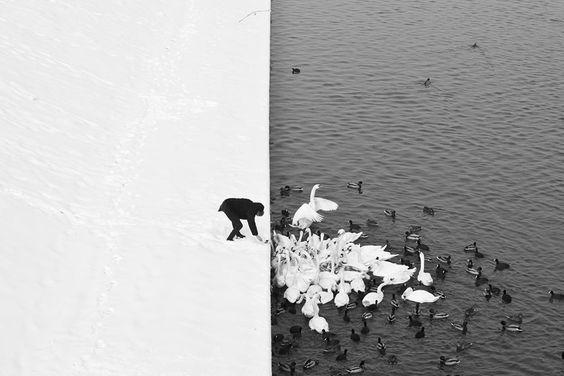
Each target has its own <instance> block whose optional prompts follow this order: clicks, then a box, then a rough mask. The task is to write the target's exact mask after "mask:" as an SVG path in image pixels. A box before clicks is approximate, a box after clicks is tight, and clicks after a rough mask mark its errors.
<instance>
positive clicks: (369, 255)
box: [360, 245, 398, 265]
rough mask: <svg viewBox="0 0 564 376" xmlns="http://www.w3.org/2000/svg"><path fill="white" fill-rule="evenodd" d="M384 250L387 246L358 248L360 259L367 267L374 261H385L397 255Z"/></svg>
mask: <svg viewBox="0 0 564 376" xmlns="http://www.w3.org/2000/svg"><path fill="white" fill-rule="evenodd" d="M386 248H387V245H384V246H381V245H363V246H362V247H360V259H361V261H362V262H363V263H364V264H365V265H367V264H371V263H373V262H374V260H376V259H378V260H382V261H385V260H389V259H391V258H394V257H396V256H398V255H397V254H393V253H390V252H387V251H385V249H386Z"/></svg>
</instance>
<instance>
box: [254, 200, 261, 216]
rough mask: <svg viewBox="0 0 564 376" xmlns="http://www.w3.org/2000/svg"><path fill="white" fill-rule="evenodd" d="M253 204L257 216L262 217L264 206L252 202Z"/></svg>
mask: <svg viewBox="0 0 564 376" xmlns="http://www.w3.org/2000/svg"><path fill="white" fill-rule="evenodd" d="M253 204H254V207H255V210H256V213H257V215H258V216H259V217H262V216H263V215H264V205H263V204H261V203H260V202H254V203H253Z"/></svg>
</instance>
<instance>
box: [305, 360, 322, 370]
mask: <svg viewBox="0 0 564 376" xmlns="http://www.w3.org/2000/svg"><path fill="white" fill-rule="evenodd" d="M318 364H319V360H317V359H307V360H306V361H305V362H304V365H303V368H304V369H312V368H313V367H315V366H316V365H318Z"/></svg>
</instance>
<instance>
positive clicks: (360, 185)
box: [347, 181, 362, 190]
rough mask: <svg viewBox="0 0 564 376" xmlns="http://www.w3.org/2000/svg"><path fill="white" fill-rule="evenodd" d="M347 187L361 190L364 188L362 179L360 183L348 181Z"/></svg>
mask: <svg viewBox="0 0 564 376" xmlns="http://www.w3.org/2000/svg"><path fill="white" fill-rule="evenodd" d="M347 188H350V189H358V190H361V189H362V181H359V182H358V183H352V182H348V183H347Z"/></svg>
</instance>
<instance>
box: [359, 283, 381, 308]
mask: <svg viewBox="0 0 564 376" xmlns="http://www.w3.org/2000/svg"><path fill="white" fill-rule="evenodd" d="M386 285H387V283H386V282H382V283H380V284H379V285H378V288H377V290H376V292H369V293H368V294H366V295H365V296H364V298H362V305H363V306H365V307H369V306H373V305H375V304H380V303H381V302H382V300H383V299H384V293H383V292H382V288H383V287H384V286H386Z"/></svg>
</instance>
